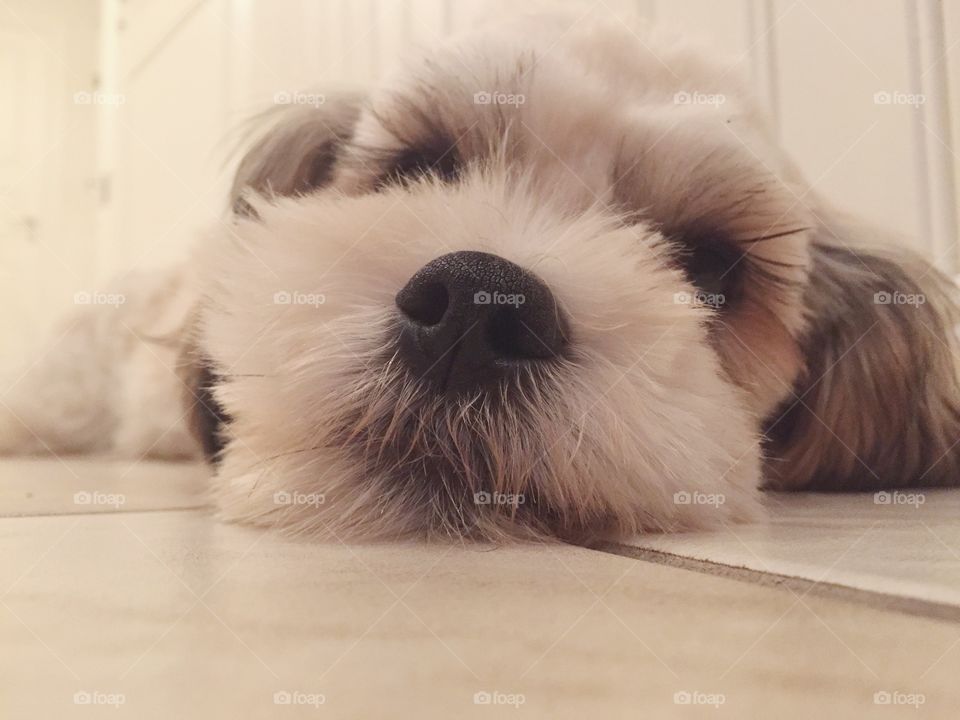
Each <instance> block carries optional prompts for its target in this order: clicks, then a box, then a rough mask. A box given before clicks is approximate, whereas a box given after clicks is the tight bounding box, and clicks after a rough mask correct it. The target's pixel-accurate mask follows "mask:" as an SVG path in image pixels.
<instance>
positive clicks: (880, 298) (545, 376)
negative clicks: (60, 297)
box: [0, 15, 960, 544]
mask: <svg viewBox="0 0 960 720" xmlns="http://www.w3.org/2000/svg"><path fill="white" fill-rule="evenodd" d="M702 98H707V99H708V100H709V99H711V98H712V99H713V101H707V102H702V101H700V99H702ZM267 122H268V125H269V127H268V129H267V130H266V131H265V132H264V133H263V135H262V137H260V139H259V140H258V141H257V142H256V143H254V144H253V146H252V147H251V148H250V149H249V151H248V152H247V154H246V155H245V156H244V157H243V159H242V161H241V162H240V164H239V168H238V170H237V173H236V178H235V181H234V184H233V189H232V193H231V198H230V209H231V212H230V218H229V219H228V220H227V221H226V222H224V223H222V224H221V225H220V226H218V227H217V228H215V229H213V230H212V231H211V232H210V233H208V235H207V236H206V237H204V238H203V240H202V241H201V242H200V243H199V244H198V247H197V249H196V253H195V256H194V257H193V258H192V260H191V262H190V263H189V265H188V266H187V267H182V268H175V269H173V270H171V271H169V272H168V273H166V274H163V273H158V274H155V275H154V276H153V277H152V278H150V279H144V278H137V279H136V280H134V281H132V282H131V288H130V289H129V290H128V291H126V294H124V293H122V292H120V293H119V294H120V295H122V296H124V297H131V298H134V299H133V300H130V301H127V302H125V303H124V304H123V305H122V306H121V307H119V308H118V309H117V310H116V311H115V312H113V313H112V314H110V313H108V312H104V311H103V310H102V309H93V308H91V309H89V310H88V312H87V313H86V314H85V315H82V316H81V317H78V318H74V320H73V323H72V324H71V325H70V326H69V329H68V330H67V332H66V335H65V337H64V338H63V339H61V340H60V342H59V344H58V346H57V349H54V350H51V351H50V352H49V353H48V354H47V355H46V356H45V357H44V358H43V359H41V361H40V362H39V363H38V364H37V365H36V367H35V368H34V369H33V370H32V371H31V372H30V373H29V374H28V375H27V377H25V378H24V379H23V380H22V381H21V382H19V383H18V384H17V385H16V386H15V387H14V388H13V389H12V390H11V391H10V392H8V393H7V395H6V396H5V401H4V405H3V407H4V408H6V410H5V411H4V414H3V415H0V437H2V438H3V440H0V444H2V447H3V448H4V449H5V450H6V451H7V452H67V451H72V452H93V451H113V452H116V453H119V454H121V455H125V456H129V457H140V456H143V455H157V456H161V457H196V456H198V454H199V453H200V452H201V451H202V453H203V455H204V456H205V457H206V458H207V459H208V460H210V462H211V463H212V466H213V467H214V473H215V476H214V478H213V480H212V484H213V492H214V495H215V498H216V505H217V508H218V511H219V514H220V515H221V517H223V518H225V519H227V520H231V521H241V522H246V523H253V524H257V525H263V526H270V527H279V528H281V529H283V530H285V531H287V532H290V533H292V534H297V535H306V536H310V537H327V538H332V537H336V538H359V539H385V538H387V539H389V538H401V537H443V538H480V539H486V540H495V541H501V540H505V539H560V540H563V541H569V542H575V543H584V544H591V543H596V542H601V541H606V540H611V539H617V538H624V537H628V536H630V535H633V534H636V533H643V532H663V531H679V530H691V529H704V528H710V527H717V526H721V525H723V524H725V523H730V522H738V521H744V520H749V519H752V518H755V517H757V516H758V514H759V513H760V512H761V507H762V505H761V502H760V493H761V490H762V489H775V490H828V491H865V490H878V489H882V488H893V487H919V486H946V485H953V484H956V482H957V480H958V478H960V451H958V450H957V448H956V444H957V441H958V440H960V432H958V431H960V389H958V381H957V368H956V360H955V358H956V357H957V356H956V354H955V353H956V338H955V336H954V327H955V326H956V324H957V298H956V292H955V288H954V286H953V285H952V284H951V282H950V281H949V280H947V279H946V278H945V277H944V276H943V275H941V274H940V273H939V272H938V271H937V270H935V269H934V268H933V267H932V266H931V265H929V264H928V263H926V262H925V261H924V260H922V259H920V258H918V257H915V256H913V255H911V254H909V253H908V252H906V251H904V250H902V249H898V248H897V245H896V238H892V237H890V236H889V234H887V233H885V232H883V231H881V230H878V229H876V228H873V227H871V226H870V225H869V224H867V223H865V222H862V221H860V220H858V219H856V218H853V217H850V216H848V215H846V214H844V213H843V212H841V211H840V210H837V209H836V208H834V207H833V206H832V205H831V204H830V203H829V201H828V200H827V199H826V198H823V197H821V196H820V195H819V194H818V193H817V191H816V190H815V189H814V188H812V187H811V186H810V185H809V184H808V183H807V182H806V181H805V179H804V178H803V176H802V174H801V173H800V171H799V170H798V169H797V167H796V166H795V165H794V164H793V162H792V161H791V160H790V159H789V158H788V157H787V155H786V154H785V153H784V151H783V150H782V148H781V147H780V146H779V144H778V142H777V139H776V137H775V134H774V132H773V131H772V130H771V126H770V124H769V122H768V121H767V119H766V117H765V115H764V113H763V111H762V110H761V108H760V107H759V104H758V102H757V101H756V100H755V99H754V98H753V97H752V95H751V93H750V92H749V91H748V90H747V89H746V87H745V85H744V84H743V82H742V81H741V80H740V79H739V78H738V77H737V75H736V73H735V72H734V71H733V69H732V67H731V66H730V65H727V64H724V63H720V62H718V61H717V59H716V58H714V57H712V56H711V55H709V54H704V53H703V52H702V51H701V50H699V49H698V48H696V47H694V46H691V45H689V44H687V43H685V42H683V41H682V40H679V39H677V38H675V37H672V36H668V35H664V34H663V33H661V32H660V31H658V30H656V29H651V28H648V27H645V26H642V25H638V26H637V28H634V29H628V28H626V27H625V26H624V25H622V24H620V23H614V22H609V21H603V20H592V21H583V22H580V23H571V22H570V21H569V18H566V17H565V16H563V15H547V16H542V15H540V16H536V17H532V18H530V17H528V18H522V19H516V20H513V21H510V22H505V23H503V24H501V25H498V26H494V27H488V28H483V29H480V30H477V31H474V32H473V33H471V34H468V35H466V36H463V37H460V38H457V39H455V40H453V41H450V42H448V43H446V44H444V45H441V46H440V47H439V48H437V49H435V50H433V51H431V52H430V53H428V54H426V55H424V56H420V57H417V58H414V59H413V60H411V61H410V62H409V63H408V64H406V65H404V66H403V67H402V68H401V69H399V70H397V71H396V72H395V73H394V75H393V76H392V77H389V78H388V79H387V80H385V81H384V82H383V84H382V85H381V86H379V87H377V88H375V89H373V90H372V91H371V92H369V93H367V94H364V95H353V94H341V95H328V96H326V99H325V102H324V103H323V104H321V105H318V106H317V107H314V106H296V105H291V106H285V107H283V108H280V109H278V110H277V111H276V112H272V113H270V115H269V118H268V120H267Z"/></svg>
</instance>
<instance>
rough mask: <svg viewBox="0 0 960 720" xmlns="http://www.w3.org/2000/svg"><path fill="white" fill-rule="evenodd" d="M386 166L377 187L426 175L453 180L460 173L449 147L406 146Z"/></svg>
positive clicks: (446, 180)
mask: <svg viewBox="0 0 960 720" xmlns="http://www.w3.org/2000/svg"><path fill="white" fill-rule="evenodd" d="M387 167H388V169H387V171H386V172H385V173H384V174H383V175H382V176H381V177H380V179H379V181H378V182H377V186H378V187H385V186H389V185H402V184H405V183H408V182H416V181H417V180H419V179H421V178H423V177H424V176H426V175H433V176H435V177H437V178H439V179H440V180H442V181H444V182H453V181H454V180H456V179H457V176H458V175H459V173H460V160H459V157H458V156H457V151H456V149H454V148H451V147H446V148H441V147H437V148H408V149H406V150H403V151H401V152H400V153H398V154H397V155H396V156H394V157H393V158H392V160H391V161H390V162H389V163H388V165H387Z"/></svg>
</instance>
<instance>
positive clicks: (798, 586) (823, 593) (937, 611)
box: [593, 543, 960, 623]
mask: <svg viewBox="0 0 960 720" xmlns="http://www.w3.org/2000/svg"><path fill="white" fill-rule="evenodd" d="M593 549H594V550H597V551H599V552H605V553H609V554H611V555H620V556H624V557H629V558H633V559H635V560H641V561H643V562H649V563H654V564H656V565H666V566H668V567H673V568H678V569H681V570H690V571H693V572H699V573H703V574H705V575H713V576H716V577H722V578H727V579H729V580H736V581H739V582H745V583H750V584H752V585H759V586H761V587H767V588H779V589H785V590H789V591H792V592H794V593H803V594H804V595H807V594H810V595H814V596H817V597H822V598H827V599H832V600H840V601H842V602H847V603H853V604H856V605H866V606H868V607H870V608H873V609H876V610H886V611H889V612H897V613H901V614H903V615H910V616H913V617H923V618H929V619H933V620H945V621H948V622H953V623H960V607H958V606H956V605H951V604H949V603H944V602H937V601H934V600H923V599H920V598H912V597H906V596H903V595H890V594H887V593H883V592H878V591H875V590H863V589H861V588H854V587H850V586H848V585H840V584H837V583H832V582H822V581H821V582H817V581H814V580H809V579H807V578H801V577H796V576H794V575H781V574H779V573H772V572H764V571H761V570H752V569H750V568H745V567H741V566H737V565H727V564H724V563H719V562H714V561H711V560H698V559H696V558H691V557H686V556H684V555H677V554H675V553H669V552H664V551H662V550H651V549H649V548H639V547H634V546H632V545H624V544H621V543H606V544H603V545H598V546H596V547H594V548H593Z"/></svg>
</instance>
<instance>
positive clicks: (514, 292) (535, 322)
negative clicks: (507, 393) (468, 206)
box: [396, 251, 568, 394]
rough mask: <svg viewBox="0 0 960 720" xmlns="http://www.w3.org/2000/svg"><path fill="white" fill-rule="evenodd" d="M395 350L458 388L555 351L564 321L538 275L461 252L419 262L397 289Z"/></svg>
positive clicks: (428, 377)
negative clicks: (399, 324) (398, 319)
mask: <svg viewBox="0 0 960 720" xmlns="http://www.w3.org/2000/svg"><path fill="white" fill-rule="evenodd" d="M396 303H397V307H398V308H399V309H400V311H401V315H402V329H401V332H400V340H399V343H400V345H399V350H400V352H399V357H400V359H401V361H402V362H403V363H405V365H406V366H407V368H408V369H409V370H410V372H412V373H413V375H415V376H416V377H418V378H420V379H422V380H424V381H426V382H428V383H430V384H431V385H433V386H434V387H436V388H438V389H439V390H441V391H444V392H447V393H450V394H463V393H470V392H473V391H476V390H477V389H479V388H483V387H485V386H489V385H490V384H493V383H497V382H499V381H501V380H503V379H506V378H510V377H511V376H513V375H515V374H516V373H517V371H518V369H519V368H520V367H522V366H524V365H527V364H530V363H541V362H546V361H551V360H555V359H556V358H558V357H559V356H560V355H561V354H562V352H563V350H564V348H565V347H566V345H567V342H568V330H567V323H566V320H565V318H564V315H563V313H562V311H561V309H560V308H559V307H558V306H557V303H556V300H555V298H554V296H553V293H552V292H550V288H548V287H547V286H546V284H544V282H543V281H542V280H540V278H538V277H537V276H536V275H534V274H533V273H531V272H528V271H526V270H524V269H523V268H521V267H520V266H519V265H516V264H514V263H512V262H510V261H508V260H504V259H503V258H502V257H499V256H497V255H491V254H490V253H484V252H476V251H462V252H455V253H449V254H447V255H442V256H440V257H438V258H437V259H436V260H433V261H432V262H430V263H428V264H427V265H425V266H424V267H422V268H421V269H420V270H419V271H418V272H417V273H416V274H415V275H414V276H413V277H412V278H411V279H410V281H409V282H408V283H407V284H406V286H405V287H404V288H403V289H402V290H401V291H400V292H399V293H398V294H397V297H396Z"/></svg>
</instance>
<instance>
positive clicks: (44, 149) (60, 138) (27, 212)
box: [0, 0, 98, 368]
mask: <svg viewBox="0 0 960 720" xmlns="http://www.w3.org/2000/svg"><path fill="white" fill-rule="evenodd" d="M96 18H97V0H47V1H45V2H35V1H33V0H4V2H3V3H0V89H2V95H0V337H2V338H4V341H3V342H2V343H0V368H2V367H3V366H5V365H7V364H18V363H20V362H22V361H23V360H25V359H26V355H27V352H28V351H27V346H28V345H29V344H31V343H32V342H35V341H36V340H37V339H39V337H40V336H41V335H42V334H43V333H44V332H45V331H46V329H47V327H48V325H49V323H50V322H51V321H52V319H53V318H54V317H56V316H57V315H59V314H61V313H63V312H64V309H65V308H68V307H70V306H71V303H72V300H73V293H74V292H75V290H76V289H79V288H82V287H84V286H86V285H87V284H89V283H90V282H91V280H92V273H93V269H94V263H95V248H96V243H95V240H96V234H95V221H96V206H97V205H96V203H97V194H98V188H97V183H96V174H95V160H94V139H95V134H96V118H97V108H96V107H95V106H94V105H93V104H92V102H91V93H92V92H93V90H94V87H95V83H96V65H97V63H96V59H97V37H98V33H97V22H96ZM78 93H79V94H78Z"/></svg>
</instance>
